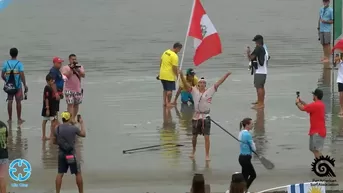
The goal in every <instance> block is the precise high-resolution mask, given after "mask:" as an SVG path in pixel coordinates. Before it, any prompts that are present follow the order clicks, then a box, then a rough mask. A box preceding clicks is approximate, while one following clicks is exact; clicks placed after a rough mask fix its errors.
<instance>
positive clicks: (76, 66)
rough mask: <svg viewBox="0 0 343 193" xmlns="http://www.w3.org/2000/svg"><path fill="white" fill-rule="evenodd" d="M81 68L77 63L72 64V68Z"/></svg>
mask: <svg viewBox="0 0 343 193" xmlns="http://www.w3.org/2000/svg"><path fill="white" fill-rule="evenodd" d="M80 67H81V65H79V63H78V62H75V61H74V62H73V67H72V68H80Z"/></svg>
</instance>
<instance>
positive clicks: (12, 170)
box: [8, 159, 31, 182]
mask: <svg viewBox="0 0 343 193" xmlns="http://www.w3.org/2000/svg"><path fill="white" fill-rule="evenodd" d="M8 174H9V175H10V177H11V178H12V180H14V181H17V182H25V181H26V180H28V179H29V178H30V176H31V164H30V162H28V161H27V160H26V159H15V160H13V161H12V162H11V163H10V165H9V168H8Z"/></svg>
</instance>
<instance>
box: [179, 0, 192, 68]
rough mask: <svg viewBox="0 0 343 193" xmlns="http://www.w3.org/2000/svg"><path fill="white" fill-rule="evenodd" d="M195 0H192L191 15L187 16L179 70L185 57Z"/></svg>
mask: <svg viewBox="0 0 343 193" xmlns="http://www.w3.org/2000/svg"><path fill="white" fill-rule="evenodd" d="M195 1H196V0H193V5H192V10H191V15H190V17H189V21H188V27H187V33H186V37H185V43H184V45H183V46H182V47H183V49H182V56H181V61H180V70H181V69H182V64H183V60H184V58H185V52H186V46H187V40H188V34H189V29H190V27H191V22H192V17H193V12H194V6H195Z"/></svg>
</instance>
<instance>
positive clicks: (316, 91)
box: [312, 88, 324, 100]
mask: <svg viewBox="0 0 343 193" xmlns="http://www.w3.org/2000/svg"><path fill="white" fill-rule="evenodd" d="M312 94H313V95H314V96H316V97H317V98H318V99H319V100H321V99H322V98H323V96H324V93H323V91H322V90H320V89H319V88H317V89H316V90H314V91H313V92H312Z"/></svg>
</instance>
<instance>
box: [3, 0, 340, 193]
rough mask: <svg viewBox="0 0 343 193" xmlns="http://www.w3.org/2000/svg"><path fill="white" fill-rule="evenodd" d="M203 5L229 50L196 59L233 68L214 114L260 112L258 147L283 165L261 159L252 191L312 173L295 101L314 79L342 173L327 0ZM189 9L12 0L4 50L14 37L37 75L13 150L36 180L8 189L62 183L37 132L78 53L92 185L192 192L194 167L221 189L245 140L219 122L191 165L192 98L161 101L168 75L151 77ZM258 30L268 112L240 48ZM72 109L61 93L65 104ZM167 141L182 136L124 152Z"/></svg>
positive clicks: (87, 178) (71, 188)
mask: <svg viewBox="0 0 343 193" xmlns="http://www.w3.org/2000/svg"><path fill="white" fill-rule="evenodd" d="M263 3H264V4H263ZM246 5H250V6H248V7H247V6H246ZM266 5H268V6H266ZM204 6H205V8H206V10H207V12H208V14H209V17H210V18H211V20H212V21H213V23H214V25H215V26H216V28H217V30H218V32H219V33H220V37H221V39H222V44H223V54H222V55H220V56H218V57H216V58H214V59H211V60H209V61H208V62H206V63H204V64H202V65H201V66H199V67H197V68H195V70H196V72H197V74H198V76H199V77H201V76H205V77H206V78H207V79H208V81H209V84H213V83H215V81H216V80H218V79H219V78H220V77H221V76H222V75H223V74H224V73H225V71H227V70H230V71H232V75H231V76H230V77H229V78H228V80H227V81H226V82H225V83H224V84H223V85H222V86H221V87H220V88H219V91H218V93H216V94H215V96H214V99H213V105H212V111H211V117H212V118H213V119H214V120H216V121H217V122H219V123H220V124H221V125H222V126H223V127H224V128H226V129H227V130H229V131H230V132H232V133H233V134H235V135H238V125H239V121H240V120H241V119H242V118H244V117H252V118H253V119H254V120H256V128H255V131H254V136H255V139H256V142H257V149H258V152H259V153H261V154H263V155H264V156H265V157H267V158H268V159H270V160H272V161H273V162H274V164H275V169H274V170H272V171H267V170H266V169H264V168H263V166H262V165H261V164H260V163H259V161H258V160H257V158H254V164H255V167H256V171H257V174H258V178H257V180H256V181H255V182H254V184H253V185H252V188H251V190H252V191H257V190H262V189H266V188H270V187H275V186H280V185H285V184H291V183H299V182H305V181H310V180H311V179H313V178H314V177H315V176H314V174H313V173H312V172H311V162H312V161H313V155H312V154H311V153H310V152H309V151H308V136H307V132H308V128H309V120H308V115H306V113H303V112H300V111H298V109H297V108H296V107H295V105H294V101H295V97H296V96H295V92H296V91H300V92H301V97H302V98H303V99H304V100H305V101H311V100H312V96H311V91H313V90H314V89H315V88H316V87H317V86H318V87H320V88H322V89H323V90H324V92H325V97H324V101H325V103H326V107H327V112H326V113H327V129H328V137H327V139H326V142H325V150H324V153H325V154H328V155H330V156H332V157H333V158H335V160H336V163H335V164H336V166H335V173H336V175H337V181H338V182H342V175H341V174H342V170H343V164H342V163H343V156H342V155H343V152H342V144H343V141H342V138H343V130H342V127H343V120H342V119H340V118H338V117H337V113H338V102H337V95H336V94H335V92H337V88H336V85H335V84H334V93H332V88H331V87H330V85H331V78H332V77H331V73H332V72H331V70H322V64H320V63H319V60H320V57H321V47H320V45H319V43H318V42H317V31H316V22H317V19H318V16H317V14H318V10H319V6H320V3H313V2H312V1H310V0H305V1H290V0H278V1H272V0H263V2H262V4H261V2H258V3H257V2H255V1H253V2H251V1H246V0H242V1H237V2H235V3H234V4H232V2H228V1H223V0H219V1H216V3H210V2H209V1H206V0H205V1H204ZM190 8H191V1H181V0H176V1H174V2H173V4H169V7H168V9H165V2H162V1H157V0H151V1H149V2H143V1H122V0H117V1H109V0H103V1H97V2H94V1H82V2H81V1H80V0H75V1H56V2H51V1H43V0H32V1H30V2H27V1H25V2H24V1H23V2H13V4H12V5H10V6H9V7H8V8H7V9H5V10H3V11H2V12H1V13H0V19H2V20H3V21H4V22H6V25H7V27H6V29H11V30H1V31H0V35H1V37H3V42H2V44H1V45H0V51H1V52H0V56H1V58H2V60H5V59H7V57H8V54H7V53H8V50H9V48H10V47H12V46H16V47H18V48H19V60H21V61H22V62H23V63H24V64H25V73H26V76H27V82H28V86H29V94H28V100H27V101H24V102H23V119H25V120H26V122H25V123H24V124H23V126H22V128H21V129H18V128H17V125H16V124H13V126H12V128H11V131H10V134H11V135H10V140H9V146H10V149H11V152H10V157H11V159H14V158H25V159H27V160H28V161H30V163H31V165H32V168H33V169H32V176H31V178H30V179H29V181H28V182H27V183H28V184H29V187H28V188H25V189H24V188H10V191H12V192H16V193H21V192H35V193H40V192H54V178H55V174H56V164H57V160H56V152H57V150H56V147H54V146H52V145H49V144H48V143H46V144H44V143H42V141H41V136H40V135H41V116H40V113H41V105H42V90H43V86H44V84H45V80H44V79H45V75H46V73H47V72H48V69H49V68H50V67H51V65H52V64H51V63H52V62H51V60H52V57H53V56H61V57H63V58H65V59H66V58H67V56H68V55H69V54H70V53H75V54H76V55H77V56H78V59H79V61H80V63H81V64H83V65H84V66H85V69H86V73H87V74H86V79H85V80H84V81H83V88H84V91H85V98H84V103H83V104H82V106H81V109H80V111H81V114H82V116H83V117H84V120H85V124H86V127H87V137H86V138H85V139H80V140H79V141H78V143H77V144H78V145H77V150H78V156H80V158H81V159H82V171H83V175H84V182H85V190H86V192H87V193H88V192H95V191H96V192H99V193H101V192H104V193H107V192H121V193H131V192H132V193H136V192H165V193H169V192H186V191H189V187H190V182H191V178H192V175H193V173H194V172H202V173H204V174H205V177H206V180H208V181H209V182H210V183H211V189H212V190H213V191H215V192H220V191H222V192H225V190H226V189H227V187H228V184H229V181H230V177H231V174H232V173H233V172H236V171H239V170H240V166H239V164H238V161H237V157H238V143H237V142H236V141H234V140H233V139H232V138H231V137H230V136H228V135H226V134H225V133H224V132H223V131H221V130H220V129H219V128H217V127H216V126H214V125H213V127H212V130H211V159H212V161H211V162H210V163H209V164H208V165H206V163H205V157H204V141H203V139H202V138H199V140H198V143H199V145H198V149H197V154H196V164H194V163H193V162H192V161H191V160H190V159H189V158H188V156H189V154H190V153H191V136H190V133H191V130H190V118H191V114H190V113H189V109H186V108H181V106H180V105H178V106H177V108H176V109H175V108H173V109H170V111H168V110H164V109H163V108H162V104H161V98H162V96H161V94H162V91H161V84H160V82H159V81H157V80H156V79H155V77H156V73H157V72H158V62H159V57H160V54H161V52H163V51H164V50H165V49H167V48H169V47H170V46H171V45H172V44H173V43H174V41H181V42H182V41H183V39H184V34H185V31H186V26H187V23H188V17H189V11H190ZM52 9H53V10H59V11H58V12H55V11H52ZM305 9H306V14H304V10H305ZM175 10H177V11H178V13H179V14H175ZM242 10H244V11H242ZM174 15H175V17H172V16H174ZM56 26H58V27H56ZM256 33H260V34H262V35H263V36H264V37H265V39H266V42H265V43H266V44H267V46H268V49H269V52H270V54H271V57H272V58H271V61H270V63H269V65H270V67H269V69H268V73H269V74H268V78H267V84H266V92H267V93H266V107H265V109H264V111H255V110H252V109H250V103H251V102H253V101H254V100H255V98H256V96H255V95H256V94H255V91H254V89H253V85H252V76H250V72H249V71H248V70H247V60H246V58H245V56H244V55H243V53H244V49H245V46H246V45H250V46H252V45H253V42H252V41H251V39H252V38H253V37H254V35H256ZM190 44H192V43H190ZM192 54H193V48H192V47H191V46H190V45H188V46H187V47H186V58H185V63H184V66H183V69H186V68H189V67H193V66H192V62H191V61H192ZM335 73H336V72H335ZM334 79H335V77H334ZM5 100H6V96H5V94H4V93H3V94H1V95H0V101H3V102H2V103H0V108H1V109H2V111H1V117H2V120H3V121H6V120H7V113H6V103H5ZM64 109H66V104H65V102H64V101H63V102H62V103H61V110H64ZM14 115H15V114H14ZM15 118H16V116H14V119H15ZM166 143H178V144H182V145H184V146H183V147H167V148H162V149H160V150H156V151H145V152H140V153H135V154H129V155H123V154H122V150H124V149H130V148H138V147H143V146H150V145H158V144H166ZM75 191H76V186H75V185H74V179H73V177H72V176H69V175H66V176H65V178H64V184H63V192H75Z"/></svg>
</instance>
